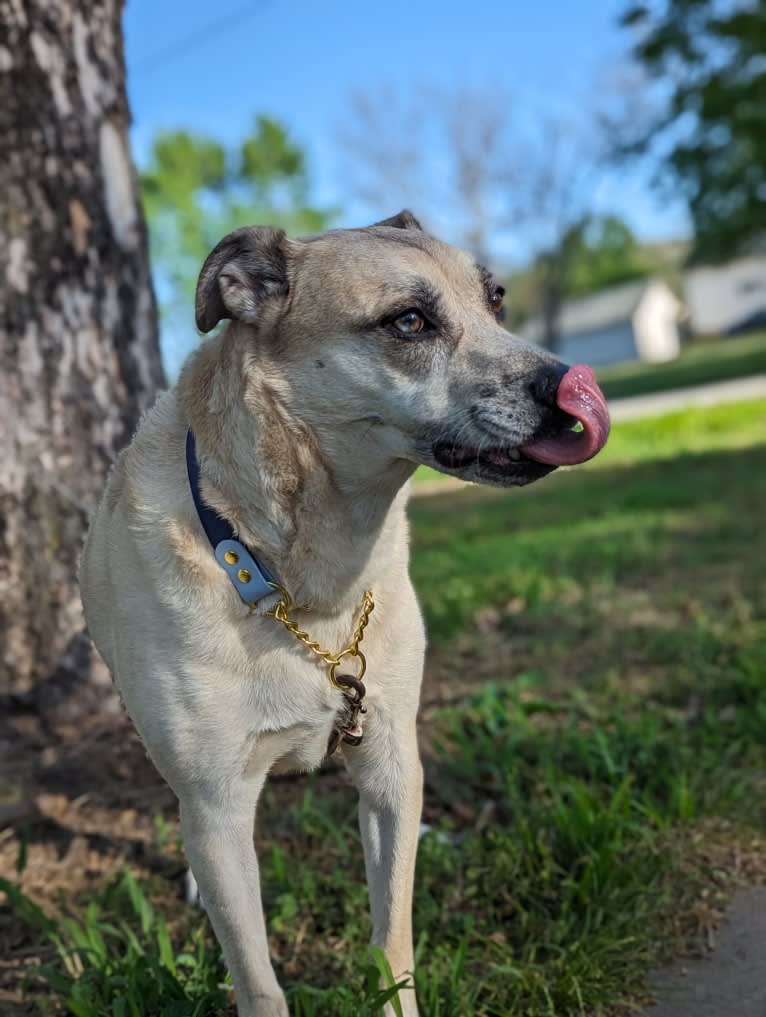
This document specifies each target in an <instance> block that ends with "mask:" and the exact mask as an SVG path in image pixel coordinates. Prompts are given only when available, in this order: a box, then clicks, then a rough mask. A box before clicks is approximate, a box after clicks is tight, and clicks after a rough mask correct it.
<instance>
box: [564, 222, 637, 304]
mask: <svg viewBox="0 0 766 1017" xmlns="http://www.w3.org/2000/svg"><path fill="white" fill-rule="evenodd" d="M572 248H573V250H572V252H571V254H570V260H569V270H568V272H567V273H566V278H565V280H564V293H565V295H566V296H568V297H570V296H571V297H576V296H581V295H583V294H585V293H592V292H594V291H595V290H600V289H605V288H606V287H607V286H616V285H618V284H619V283H623V282H629V281H630V280H631V279H640V278H641V277H642V276H645V275H647V274H648V272H649V271H650V266H649V264H648V261H647V258H646V256H645V254H644V252H643V251H642V250H641V247H640V245H639V243H638V241H637V240H636V237H635V235H634V233H633V231H632V230H631V228H630V227H629V226H628V225H627V224H626V223H624V222H623V221H622V219H619V218H618V217H617V216H615V215H607V216H603V217H600V218H597V219H592V220H590V221H589V222H587V223H584V224H581V225H580V227H579V228H578V229H577V230H576V232H575V234H574V236H573V237H572Z"/></svg>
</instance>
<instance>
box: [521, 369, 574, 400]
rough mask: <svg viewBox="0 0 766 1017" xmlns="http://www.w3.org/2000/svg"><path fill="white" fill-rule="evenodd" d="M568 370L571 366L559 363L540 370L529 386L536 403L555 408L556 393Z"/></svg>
mask: <svg viewBox="0 0 766 1017" xmlns="http://www.w3.org/2000/svg"><path fill="white" fill-rule="evenodd" d="M568 370H569V366H568V365H567V364H562V363H560V362H559V361H556V362H555V363H553V364H545V365H544V366H543V367H541V368H539V369H538V371H537V373H536V374H535V375H534V377H533V378H532V380H531V381H530V382H529V386H528V387H529V391H530V392H531V393H532V397H533V398H534V400H535V402H538V403H542V405H543V406H555V405H556V392H557V391H558V387H559V385H560V384H561V379H562V378H563V377H564V375H565V374H566V373H567V371H568Z"/></svg>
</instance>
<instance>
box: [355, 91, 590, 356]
mask: <svg viewBox="0 0 766 1017" xmlns="http://www.w3.org/2000/svg"><path fill="white" fill-rule="evenodd" d="M512 110H513V105H512V103H511V101H510V99H509V97H508V96H505V95H502V94H499V93H498V92H497V91H496V90H490V89H483V90H482V89H465V88H456V89H453V90H442V89H437V88H434V87H430V88H429V87H423V88H421V89H419V90H418V93H417V97H416V99H415V100H414V101H412V102H411V103H406V102H404V101H403V100H402V99H401V98H400V97H399V96H398V94H397V93H396V92H395V91H394V90H392V89H385V90H383V91H382V92H380V93H379V94H377V95H375V96H373V95H369V94H362V95H357V96H356V97H355V99H354V104H353V109H352V115H351V117H350V118H349V119H348V122H347V123H346V124H345V125H344V128H343V131H342V133H341V138H340V140H341V144H342V146H343V159H344V166H345V167H347V171H348V183H349V186H350V188H351V189H352V190H354V191H355V192H356V194H357V196H358V197H359V198H361V199H362V200H363V201H364V202H365V203H366V204H367V205H368V206H370V209H371V212H372V214H375V215H378V214H382V213H384V212H385V211H386V209H388V208H390V207H392V206H393V207H396V206H397V205H407V206H411V207H412V208H414V209H416V210H417V212H418V214H419V215H422V217H423V218H424V220H425V221H426V223H430V224H431V225H432V228H434V229H435V230H438V231H439V233H443V235H445V236H446V237H447V238H449V239H451V240H452V241H453V242H456V243H459V244H461V245H463V246H465V247H467V248H468V249H469V250H471V251H472V252H473V253H474V254H475V255H476V256H477V257H478V258H479V259H480V260H481V261H483V262H485V263H490V262H491V260H492V251H491V249H492V246H493V241H496V240H497V238H498V237H502V236H503V235H505V236H506V237H508V236H510V235H512V234H514V233H515V234H516V235H518V234H521V233H523V234H524V235H525V236H526V237H529V238H531V239H532V244H533V249H534V250H535V260H536V261H537V264H538V271H537V272H536V273H535V275H534V278H533V282H534V286H535V287H536V291H537V293H536V296H537V304H538V305H539V308H540V309H541V311H542V313H543V317H544V320H545V323H546V328H545V334H546V342H547V345H548V346H550V347H551V348H555V347H556V345H557V342H558V317H559V311H560V307H561V301H562V299H563V295H564V288H563V287H564V284H565V281H566V278H567V277H568V271H569V261H570V259H571V257H572V251H573V249H574V246H576V243H578V242H579V241H578V237H579V235H580V232H581V230H582V229H583V226H584V224H585V223H586V222H587V221H588V218H589V212H590V208H591V201H592V196H593V179H594V176H595V175H596V174H597V172H598V168H599V164H600V160H601V156H602V153H603V150H604V145H603V143H602V139H601V136H600V132H599V130H598V118H597V115H596V111H595V109H594V110H593V111H592V116H590V117H587V116H585V115H583V113H582V111H581V110H580V111H578V115H574V114H573V115H571V116H568V115H564V114H560V113H559V114H550V113H545V112H541V113H539V114H538V115H537V117H536V118H535V122H534V125H532V126H530V127H529V128H521V127H520V126H519V125H518V124H514V122H513V120H512V117H511V111H512Z"/></svg>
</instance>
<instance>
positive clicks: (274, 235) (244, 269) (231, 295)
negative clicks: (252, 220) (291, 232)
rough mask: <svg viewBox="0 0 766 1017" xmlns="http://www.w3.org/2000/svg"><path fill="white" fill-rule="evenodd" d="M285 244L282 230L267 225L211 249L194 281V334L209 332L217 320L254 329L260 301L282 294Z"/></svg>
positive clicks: (250, 228)
mask: <svg viewBox="0 0 766 1017" xmlns="http://www.w3.org/2000/svg"><path fill="white" fill-rule="evenodd" d="M285 240H286V236H285V231H284V230H278V229H275V228H274V227H273V226H243V227H242V229H238V230H234V232H233V233H229V235H228V236H225V237H224V238H223V240H221V241H220V242H219V243H218V244H216V246H215V247H214V248H213V250H212V251H211V252H210V254H208V256H207V258H206V259H205V264H204V265H203V266H202V271H201V272H200V275H199V281H198V282H197V295H196V298H195V312H196V316H197V328H198V329H199V330H200V332H209V331H210V329H211V328H215V326H216V325H217V324H218V322H219V321H220V320H221V318H237V319H238V320H239V321H245V322H247V323H248V324H255V323H256V322H257V321H258V317H259V315H260V311H261V308H262V306H263V302H264V300H268V299H271V298H273V297H276V296H283V295H284V294H285V293H287V291H288V289H289V284H288V281H287V259H286V255H285V247H286V244H285Z"/></svg>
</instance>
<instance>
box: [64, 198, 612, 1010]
mask: <svg viewBox="0 0 766 1017" xmlns="http://www.w3.org/2000/svg"><path fill="white" fill-rule="evenodd" d="M502 293H503V291H502V289H501V288H500V287H497V286H496V285H495V284H494V283H493V282H492V281H491V279H490V278H489V276H488V274H487V272H486V270H484V269H482V268H481V267H479V266H477V265H476V264H475V262H474V261H473V260H472V259H471V258H470V257H469V256H468V255H467V254H465V253H463V252H462V251H459V250H456V249H454V248H452V247H449V246H447V245H445V244H443V243H440V242H438V241H437V240H435V239H434V238H433V237H431V236H429V235H427V234H426V233H425V232H424V231H423V230H422V229H421V228H420V226H419V224H418V223H417V221H416V220H415V219H414V218H413V217H412V216H411V215H410V213H407V212H403V213H401V214H400V215H399V216H396V217H394V218H393V219H390V220H386V221H385V222H383V223H379V224H377V225H375V226H373V227H369V228H367V229H360V230H337V231H332V232H329V233H326V234H323V235H321V236H316V237H308V238H304V239H300V240H292V239H288V238H287V237H286V236H285V235H284V233H282V232H281V231H278V230H275V229H271V228H268V227H248V228H245V229H241V230H237V231H236V232H235V233H232V234H231V235H230V236H228V237H226V238H225V239H224V240H222V241H221V243H220V244H219V245H218V246H217V247H216V248H215V250H214V251H213V252H212V253H211V254H210V256H209V257H208V259H207V261H206V262H205V265H204V267H203V269H202V274H201V276H200V280H199V284H198V288H197V305H196V306H197V323H198V325H199V327H200V329H201V330H202V331H204V332H207V331H209V330H210V329H212V328H213V327H214V326H215V325H216V324H217V322H218V321H219V320H220V319H222V318H231V319H233V320H232V322H231V324H229V325H228V327H227V328H226V329H225V330H223V331H222V332H221V333H220V334H219V335H217V336H215V337H214V338H212V339H210V340H208V341H207V342H205V343H204V344H203V345H202V347H201V348H200V349H199V350H198V351H197V352H196V353H194V354H193V355H192V356H191V358H190V359H189V361H188V363H187V364H186V366H185V368H184V370H183V373H182V375H181V378H180V381H179V383H178V385H177V386H176V388H175V389H173V390H171V391H170V392H167V393H165V394H164V395H162V396H161V397H160V399H159V400H158V402H157V404H156V405H155V407H154V408H153V410H152V411H151V412H150V413H149V414H147V416H146V418H145V419H144V421H143V422H142V424H141V426H140V428H139V431H138V433H137V435H136V437H135V439H134V441H133V443H132V445H131V446H130V448H128V449H127V450H126V451H125V452H124V453H123V454H122V456H121V457H120V459H119V461H118V463H117V465H116V466H115V468H114V470H113V473H112V475H111V478H110V481H109V485H108V488H107V491H106V494H105V496H104V499H103V501H102V503H101V506H100V507H99V509H98V512H97V514H96V516H95V518H94V520H93V525H92V527H91V531H90V534H89V537H88V540H87V544H86V547H85V553H84V556H83V560H82V569H81V586H82V596H83V602H84V604H85V610H86V614H87V620H88V625H89V628H90V632H91V634H92V636H93V639H94V641H95V643H96V645H97V647H98V648H99V650H100V651H101V653H102V654H103V656H104V658H105V660H106V661H107V663H108V665H109V667H110V668H111V670H112V672H113V674H114V676H115V680H116V682H117V684H118V686H119V689H120V691H121V693H122V696H123V698H124V701H125V705H126V707H127V709H128V711H129V713H130V715H131V717H132V718H133V721H134V722H135V724H136V727H137V728H138V731H139V732H140V734H141V737H142V738H143V740H144V742H145V744H146V747H147V749H148V751H149V753H150V755H151V757H152V759H153V761H154V763H155V764H156V766H157V768H158V769H159V771H160V773H161V774H162V775H163V777H164V778H165V779H166V780H167V781H168V783H169V784H170V786H171V787H172V788H173V790H174V792H175V793H176V795H177V796H178V798H179V801H180V809H181V829H182V834H183V839H184V845H185V849H186V853H187V855H188V858H189V862H190V864H191V867H192V870H193V873H194V875H195V877H196V879H197V881H198V883H199V886H200V889H201V892H202V896H203V899H204V902H205V906H206V908H207V910H208V913H209V915H210V918H211V920H212V923H213V927H214V929H215V932H216V935H217V936H218V939H219V940H220V943H221V946H222V948H223V953H224V957H225V959H226V962H227V964H228V966H229V969H230V971H231V975H232V978H233V981H234V988H235V991H236V997H237V1004H238V1008H239V1013H240V1015H242V1017H284V1015H286V1014H287V1012H288V1011H287V1005H286V1003H285V999H284V996H283V994H282V991H281V989H280V987H279V985H278V984H277V980H276V978H275V975H274V972H273V970H272V967H271V963H270V960H269V950H268V944H267V940H266V927H265V923H264V917H263V911H262V906H261V900H260V890H259V881H258V862H257V859H256V855H255V851H254V847H253V821H254V814H255V809H256V804H257V801H258V796H259V794H260V792H261V789H262V787H263V784H264V781H265V780H266V777H267V775H268V773H269V772H270V771H273V770H275V769H276V768H280V769H289V768H292V769H298V770H308V769H311V768H314V767H316V766H318V765H319V764H320V763H321V761H322V759H323V757H324V756H325V753H326V750H327V745H328V738H329V737H330V736H331V734H332V732H333V730H334V729H337V728H338V727H340V728H343V727H344V725H345V730H346V731H347V732H348V731H349V730H350V728H349V726H348V717H347V707H348V703H349V699H348V698H347V697H344V695H343V693H342V691H341V690H339V689H338V688H336V687H335V686H334V685H333V684H331V682H330V680H329V675H328V669H327V667H326V666H325V665H324V664H323V662H322V661H321V660H320V659H319V658H318V657H316V656H315V655H312V653H311V652H310V651H309V650H308V649H307V648H306V647H305V645H302V644H301V643H300V642H299V641H298V640H297V639H296V638H295V636H294V635H293V634H292V633H291V632H289V631H287V629H286V628H285V626H284V625H282V624H280V623H279V621H278V620H277V619H275V618H274V617H273V615H272V614H271V613H270V612H273V611H274V609H275V607H276V605H277V604H278V603H279V602H280V600H281V594H279V593H277V592H274V593H273V594H272V593H271V592H269V595H268V596H266V597H264V598H262V599H260V600H258V602H257V605H256V606H255V607H252V608H251V607H250V606H248V604H246V603H245V602H244V601H243V599H242V597H241V596H240V594H239V593H238V590H237V586H236V583H237V582H238V581H239V580H237V579H236V576H235V577H232V576H231V575H227V572H226V571H225V570H224V568H223V567H222V565H221V564H219V561H218V560H216V557H215V556H214V553H213V547H211V543H210V541H209V540H208V538H207V537H206V535H205V531H204V530H203V527H202V525H201V522H200V519H201V516H200V515H199V514H198V511H197V508H196V507H195V502H194V500H193V497H192V491H191V487H190V480H189V475H187V461H186V457H185V445H186V442H187V432H188V431H189V430H191V432H193V435H194V437H195V438H196V458H197V460H198V463H199V471H200V478H201V479H200V486H199V490H200V491H201V495H202V498H203V499H204V502H205V503H206V504H207V505H208V506H211V507H212V509H214V510H215V513H217V514H218V517H220V518H221V519H223V520H224V521H226V522H228V524H230V526H231V529H232V530H233V531H234V532H235V534H236V539H237V540H238V541H240V542H241V544H242V545H244V546H245V547H246V548H247V549H248V550H249V551H250V552H252V554H253V556H254V557H255V558H256V559H257V561H258V562H260V563H263V565H265V567H266V568H268V570H270V572H271V574H272V575H273V576H274V577H276V580H277V581H278V583H279V584H280V585H281V586H282V587H284V589H285V590H287V591H289V594H290V596H291V597H292V600H293V602H294V604H296V605H301V607H300V608H292V615H291V616H292V617H294V618H295V619H296V620H297V622H298V623H299V625H300V627H301V628H304V629H306V630H308V631H309V632H310V635H311V638H312V639H313V640H316V641H317V643H319V644H320V645H321V647H324V648H329V649H330V650H331V651H333V652H337V651H338V650H339V649H340V648H343V647H346V646H348V645H349V644H350V641H351V639H352V633H353V631H354V628H355V626H356V625H357V621H358V618H359V612H360V606H361V603H362V597H363V594H364V591H366V590H370V591H372V593H373V596H374V599H375V605H376V606H375V611H374V613H373V614H372V616H371V618H370V623H369V627H368V628H367V629H366V631H365V633H364V639H363V643H362V646H361V648H362V649H363V650H364V653H365V655H366V658H367V662H368V672H367V676H366V678H365V682H366V686H367V691H368V695H367V698H366V700H365V702H366V704H367V706H368V711H367V713H366V715H364V717H361V716H359V717H358V718H357V719H359V720H363V730H364V737H363V739H362V741H361V743H360V744H358V745H354V744H350V742H353V741H355V739H354V738H353V737H351V738H350V739H349V741H347V742H345V743H344V744H343V746H342V748H343V755H344V758H345V762H346V765H347V767H348V770H349V772H350V773H351V776H352V777H353V779H354V781H355V783H356V785H357V787H358V790H359V796H360V824H361V829H362V836H363V841H364V854H365V865H366V872H367V880H368V884H369V893H370V905H371V910H372V920H373V942H374V943H376V944H378V945H380V946H381V947H382V948H383V949H384V951H385V953H386V955H387V957H388V960H389V962H390V964H391V967H392V969H393V971H394V974H395V975H396V976H400V975H402V974H404V973H408V972H411V971H412V968H413V954H412V933H411V900H412V884H413V875H414V868H415V852H416V847H417V840H418V822H419V817H420V809H421V785H422V774H421V766H420V761H419V758H418V747H417V740H416V732H415V717H416V713H417V709H418V697H419V689H420V682H421V672H422V666H423V651H424V646H425V636H424V631H423V623H422V620H421V616H420V611H419V609H418V604H417V601H416V599H415V593H414V591H413V588H412V584H411V582H410V579H409V575H408V530H407V520H406V516H405V503H406V501H407V496H408V484H407V481H408V478H409V477H410V475H411V474H412V472H413V471H414V470H415V468H416V467H417V466H418V465H419V464H421V463H427V464H429V465H431V466H434V467H436V468H437V469H440V470H443V471H445V472H448V473H452V474H454V475H456V476H460V477H463V478H466V479H470V480H476V481H479V482H482V483H489V484H496V485H502V486H511V485H517V484H526V483H529V482H530V481H533V480H536V479H537V478H539V477H542V476H544V475H545V474H546V473H548V472H550V470H551V469H553V468H555V466H556V465H557V464H560V463H571V462H579V461H582V460H584V459H586V458H589V457H590V456H591V455H593V454H595V452H596V451H598V449H599V448H600V447H601V446H602V445H603V442H604V441H605V440H606V432H607V430H608V416H607V414H606V407H605V404H604V401H603V397H602V396H601V394H600V392H599V391H598V388H597V387H596V386H595V383H594V382H593V379H592V375H591V374H590V372H589V370H588V369H587V368H577V369H572V370H570V371H569V372H567V369H566V368H565V367H564V366H562V365H561V364H559V363H558V362H557V361H556V360H555V359H553V358H552V357H551V356H549V355H548V354H546V353H544V352H542V351H541V350H539V349H536V348H534V347H530V346H527V345H525V344H524V343H522V342H521V341H519V340H518V339H515V338H514V337H513V336H511V335H509V333H508V332H507V331H505V330H504V329H503V328H502V327H501V326H500V325H499V324H498V321H497V316H498V314H499V312H500V309H501V304H502ZM562 379H563V380H562ZM575 418H579V419H580V420H581V421H582V423H583V428H584V429H583V430H581V431H579V432H574V431H572V430H571V428H572V425H573V423H574V422H575ZM227 560H228V559H227ZM269 589H271V588H269ZM283 606H284V605H283ZM359 665H360V661H359V658H354V657H353V656H349V657H346V658H344V660H343V661H342V667H341V668H340V670H342V671H345V672H348V673H350V674H352V675H356V674H358V672H359V670H360V667H359ZM336 670H337V669H336ZM352 699H353V696H352ZM344 710H345V711H346V713H344ZM339 717H340V718H341V719H340V720H339V719H338V718H339ZM344 718H345V720H344ZM351 734H352V735H353V732H351ZM402 996H403V997H404V998H403V999H402V1007H403V1011H404V1013H405V1014H406V1015H407V1017H415V1015H416V1014H417V1005H416V1002H415V996H414V992H412V991H405V992H403V993H402Z"/></svg>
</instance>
